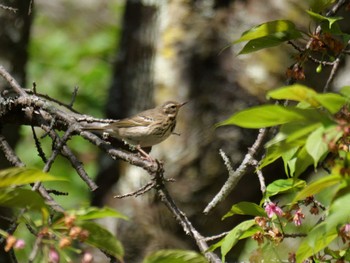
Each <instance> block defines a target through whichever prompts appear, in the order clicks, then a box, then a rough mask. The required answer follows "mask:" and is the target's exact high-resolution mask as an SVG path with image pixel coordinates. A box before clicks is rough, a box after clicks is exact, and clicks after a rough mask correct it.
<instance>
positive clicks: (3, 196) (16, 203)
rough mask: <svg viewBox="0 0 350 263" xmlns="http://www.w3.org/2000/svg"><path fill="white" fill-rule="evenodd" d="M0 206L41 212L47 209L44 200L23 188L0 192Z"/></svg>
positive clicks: (35, 193)
mask: <svg viewBox="0 0 350 263" xmlns="http://www.w3.org/2000/svg"><path fill="white" fill-rule="evenodd" d="M0 206H6V207H11V208H14V207H16V208H26V209H28V210H39V211H40V210H42V209H46V208H47V206H46V204H45V201H44V199H43V198H42V197H41V196H40V195H39V194H38V193H37V192H34V191H32V190H30V189H23V188H15V189H2V190H0Z"/></svg>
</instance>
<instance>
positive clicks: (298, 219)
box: [293, 209, 305, 226]
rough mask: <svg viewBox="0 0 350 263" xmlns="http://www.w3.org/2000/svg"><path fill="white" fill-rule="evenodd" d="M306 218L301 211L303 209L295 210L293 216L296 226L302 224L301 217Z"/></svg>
mask: <svg viewBox="0 0 350 263" xmlns="http://www.w3.org/2000/svg"><path fill="white" fill-rule="evenodd" d="M304 218H305V215H304V214H303V213H302V212H301V209H299V210H298V211H296V212H295V214H294V216H293V222H294V224H295V225H296V226H300V225H301V219H304Z"/></svg>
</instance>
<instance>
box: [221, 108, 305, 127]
mask: <svg viewBox="0 0 350 263" xmlns="http://www.w3.org/2000/svg"><path fill="white" fill-rule="evenodd" d="M305 118H306V117H305V112H304V110H302V109H297V108H295V107H291V106H290V107H283V106H280V105H262V106H256V107H252V108H250V109H246V110H243V111H240V112H238V113H236V114H234V115H233V116H231V117H230V118H229V119H227V120H225V121H223V122H221V123H219V124H218V125H217V126H222V125H237V126H240V127H243V128H264V127H271V126H276V125H280V124H284V123H287V122H292V121H299V120H304V119H305Z"/></svg>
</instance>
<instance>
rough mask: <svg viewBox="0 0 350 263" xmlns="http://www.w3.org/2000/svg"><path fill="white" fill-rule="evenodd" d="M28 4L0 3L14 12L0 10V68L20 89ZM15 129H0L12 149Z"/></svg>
mask: <svg viewBox="0 0 350 263" xmlns="http://www.w3.org/2000/svg"><path fill="white" fill-rule="evenodd" d="M30 2H31V1H21V0H15V1H9V0H5V1H1V4H2V5H3V6H5V7H12V8H15V9H17V11H16V12H15V11H12V10H10V9H5V8H1V7H0V25H1V29H0V51H1V52H0V65H3V66H4V67H5V68H6V69H7V70H8V71H9V72H10V73H11V75H12V76H14V77H15V79H16V80H17V81H18V82H19V84H20V85H21V86H24V85H25V83H26V64H27V61H28V52H27V47H28V42H29V36H30V28H31V24H32V18H33V14H29V8H30ZM7 88H8V86H6V85H5V82H4V81H3V80H2V79H1V80H0V93H1V96H3V94H5V93H4V92H5V90H6V89H7ZM18 128H19V127H17V126H12V125H6V127H4V128H2V127H0V132H1V134H2V135H3V136H4V137H5V138H6V140H7V141H8V142H9V143H10V145H11V146H12V147H15V145H16V143H17V142H18V140H19V132H18ZM8 166H9V163H8V161H7V160H6V158H5V156H4V155H3V154H0V169H3V168H6V167H8ZM0 215H1V216H2V217H0V228H1V229H5V230H7V229H8V221H6V220H4V218H6V217H10V216H11V212H10V211H9V209H6V208H0ZM2 245H3V244H1V246H0V251H1V252H0V262H11V261H10V259H9V254H8V253H4V249H3V246H2Z"/></svg>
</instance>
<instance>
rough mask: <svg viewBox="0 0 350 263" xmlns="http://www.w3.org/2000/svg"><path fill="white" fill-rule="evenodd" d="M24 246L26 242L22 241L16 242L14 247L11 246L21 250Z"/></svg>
mask: <svg viewBox="0 0 350 263" xmlns="http://www.w3.org/2000/svg"><path fill="white" fill-rule="evenodd" d="M25 245H26V242H25V241H24V240H23V239H18V240H16V243H15V245H14V246H13V248H14V249H23V248H24V247H25Z"/></svg>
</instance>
